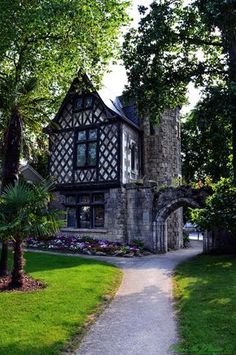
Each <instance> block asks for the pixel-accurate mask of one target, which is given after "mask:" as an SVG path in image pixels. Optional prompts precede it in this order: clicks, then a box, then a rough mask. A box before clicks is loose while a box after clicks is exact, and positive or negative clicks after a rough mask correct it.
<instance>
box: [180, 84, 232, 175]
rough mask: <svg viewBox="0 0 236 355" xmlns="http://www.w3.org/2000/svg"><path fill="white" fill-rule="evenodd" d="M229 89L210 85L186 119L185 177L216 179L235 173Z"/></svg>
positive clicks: (184, 145)
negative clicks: (232, 159) (233, 167)
mask: <svg viewBox="0 0 236 355" xmlns="http://www.w3.org/2000/svg"><path fill="white" fill-rule="evenodd" d="M228 98H229V97H228V93H227V88H225V87H224V86H221V87H220V86H217V87H211V88H208V89H207V90H206V92H205V95H204V97H202V99H201V100H200V101H199V102H198V104H197V105H196V107H195V108H194V109H193V111H191V112H190V113H189V114H188V115H187V116H186V117H185V118H184V120H183V122H182V162H183V178H184V181H186V182H191V181H199V180H201V181H204V180H205V179H206V178H211V180H213V181H214V182H216V181H218V180H219V179H220V178H221V177H229V176H232V161H231V157H232V155H231V154H232V131H231V125H230V122H229V119H228V117H229V100H228Z"/></svg>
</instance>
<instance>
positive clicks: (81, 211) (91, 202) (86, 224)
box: [66, 192, 104, 229]
mask: <svg viewBox="0 0 236 355" xmlns="http://www.w3.org/2000/svg"><path fill="white" fill-rule="evenodd" d="M66 205H67V227H69V228H84V229H91V228H94V229H95V228H104V194H103V193H101V192H96V193H83V194H79V195H78V196H76V195H73V196H71V195H70V196H67V197H66Z"/></svg>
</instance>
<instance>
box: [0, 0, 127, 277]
mask: <svg viewBox="0 0 236 355" xmlns="http://www.w3.org/2000/svg"><path fill="white" fill-rule="evenodd" d="M127 5H128V1H126V0H123V1H120V0H102V1H97V0H92V1H91V0H84V1H80V0H72V1H71V0H41V1H38V0H32V1H16V0H13V1H8V0H0V6H1V12H0V23H1V26H0V115H1V123H0V134H1V139H2V140H3V141H4V145H3V174H2V175H3V183H2V189H4V188H5V187H6V186H7V185H9V184H14V181H15V180H16V179H17V178H18V171H19V157H20V152H19V147H20V148H22V144H21V140H22V137H24V138H25V144H24V143H23V146H24V147H27V148H29V147H30V146H32V147H33V148H34V149H35V147H38V145H37V144H36V143H37V142H38V143H40V144H41V143H42V137H43V136H42V128H43V127H44V126H45V125H46V124H47V123H48V120H49V118H50V117H51V115H52V113H55V110H56V109H57V108H58V102H59V101H60V98H61V97H62V95H64V94H65V90H66V89H68V85H69V84H70V82H71V80H72V78H74V77H75V76H76V75H77V73H78V72H80V73H81V74H83V73H85V72H88V73H90V75H91V76H93V77H94V80H95V81H96V82H99V79H100V78H101V74H102V72H103V70H104V68H105V67H106V65H107V64H108V63H109V61H110V59H111V57H112V56H113V55H114V54H115V53H116V50H117V38H118V35H119V30H120V27H121V26H122V25H123V24H124V23H126V21H127V15H126V12H125V10H126V7H127ZM12 126H14V127H18V133H17V135H16V136H15V137H13V136H12V135H11V134H10V133H9V132H10V130H11V128H10V127H12ZM7 127H8V128H7ZM22 132H24V135H22ZM9 147H12V151H11V159H10V160H9ZM14 147H15V148H16V149H15V152H14ZM29 153H30V152H29ZM6 255H7V250H6V248H5V247H4V245H3V248H2V262H1V264H0V267H1V265H3V267H6ZM0 273H1V274H4V273H6V269H5V270H4V269H0Z"/></svg>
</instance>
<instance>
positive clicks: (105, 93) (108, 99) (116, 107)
mask: <svg viewBox="0 0 236 355" xmlns="http://www.w3.org/2000/svg"><path fill="white" fill-rule="evenodd" d="M83 81H84V82H85V83H86V85H87V86H88V87H89V88H90V92H91V93H93V94H96V95H97V96H98V97H99V98H100V99H101V100H102V102H103V103H104V105H105V106H106V108H107V109H108V110H109V111H111V112H112V113H113V114H115V115H117V116H119V117H121V118H122V119H124V120H125V121H127V122H129V123H131V124H134V125H135V126H136V127H139V126H140V119H139V117H138V112H137V107H136V104H135V103H134V102H131V103H130V102H129V103H128V104H127V103H125V100H124V98H123V96H119V97H118V96H115V95H113V94H112V92H111V91H110V90H109V89H108V88H106V87H103V88H102V89H101V90H98V91H96V90H94V91H93V90H92V88H93V85H92V82H91V80H90V79H89V77H88V76H87V75H86V74H85V75H83ZM76 82H78V79H77V78H76V79H74V80H73V82H72V84H71V87H70V89H69V90H68V92H67V94H66V96H65V98H64V100H63V102H62V104H61V107H60V109H59V111H58V113H57V114H56V116H55V118H54V120H53V121H56V120H57V117H58V116H59V115H60V112H61V111H62V109H63V107H64V105H65V104H66V102H67V100H68V99H69V98H70V97H71V96H73V95H75V92H74V86H75V84H76Z"/></svg>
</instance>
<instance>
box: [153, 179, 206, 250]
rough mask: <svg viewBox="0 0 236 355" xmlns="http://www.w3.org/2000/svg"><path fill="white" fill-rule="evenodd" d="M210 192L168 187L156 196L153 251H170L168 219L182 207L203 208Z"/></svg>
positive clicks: (186, 187) (183, 187) (190, 188)
mask: <svg viewBox="0 0 236 355" xmlns="http://www.w3.org/2000/svg"><path fill="white" fill-rule="evenodd" d="M208 195H209V191H207V190H206V189H203V188H202V189H193V188H192V187H190V186H180V187H178V188H174V187H167V188H164V189H161V190H160V191H159V192H157V193H155V195H154V203H153V226H152V227H153V251H154V252H156V253H166V252H167V251H168V230H167V218H168V217H169V216H170V215H171V214H172V213H173V212H175V211H176V210H177V209H179V208H181V207H191V208H203V207H204V205H205V200H206V197H207V196H208Z"/></svg>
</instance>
